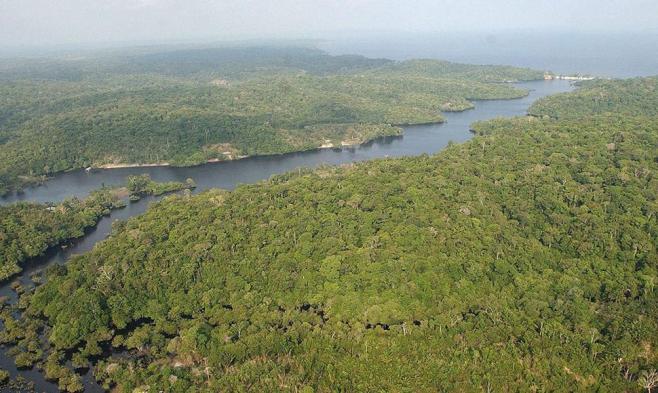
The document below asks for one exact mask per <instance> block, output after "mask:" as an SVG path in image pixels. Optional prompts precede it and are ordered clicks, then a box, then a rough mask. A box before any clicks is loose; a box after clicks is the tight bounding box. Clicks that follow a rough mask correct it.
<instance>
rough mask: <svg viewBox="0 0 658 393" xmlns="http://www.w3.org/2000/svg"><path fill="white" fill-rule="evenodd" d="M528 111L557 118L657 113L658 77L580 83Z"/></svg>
mask: <svg viewBox="0 0 658 393" xmlns="http://www.w3.org/2000/svg"><path fill="white" fill-rule="evenodd" d="M528 112H529V113H530V114H531V115H534V116H549V117H551V118H554V119H568V118H577V117H583V116H587V115H596V114H611V115H613V116H628V115H631V116H633V115H647V116H658V77H650V78H633V79H624V80H593V81H586V82H581V88H580V89H578V90H576V91H574V92H570V93H563V94H557V95H554V96H551V97H545V98H543V99H541V100H538V101H537V102H535V103H534V104H533V105H532V106H531V107H530V109H529V110H528Z"/></svg>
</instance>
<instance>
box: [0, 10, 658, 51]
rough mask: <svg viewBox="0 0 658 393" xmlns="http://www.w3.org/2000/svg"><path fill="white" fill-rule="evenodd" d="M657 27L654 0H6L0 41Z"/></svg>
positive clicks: (0, 43)
mask: <svg viewBox="0 0 658 393" xmlns="http://www.w3.org/2000/svg"><path fill="white" fill-rule="evenodd" d="M657 28H658V0H550V1H549V0H434V1H432V0H407V1H388V0H333V1H331V0H275V1H264V0H220V1H211V0H184V1H183V0H181V1H177V0H103V1H100V0H0V46H22V45H51V44H71V43H107V42H140V41H143V42H145V41H167V40H193V39H199V38H203V39H218V40H221V39H262V38H314V37H320V36H322V35H323V34H324V35H331V34H340V33H344V32H353V33H355V32H357V33H358V32H366V31H390V32H395V31H400V32H439V31H440V32H446V31H479V32H481V31H487V30H509V29H512V30H514V29H538V30H541V29H549V30H573V31H620V30H622V31H624V30H632V31H636V32H637V31H640V32H641V31H644V30H647V31H649V30H651V31H653V32H655V31H656V29H657Z"/></svg>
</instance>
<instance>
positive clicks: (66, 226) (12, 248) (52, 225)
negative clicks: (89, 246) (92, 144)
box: [0, 188, 122, 280]
mask: <svg viewBox="0 0 658 393" xmlns="http://www.w3.org/2000/svg"><path fill="white" fill-rule="evenodd" d="M120 206H122V202H121V201H120V200H119V197H118V195H117V192H116V190H114V189H109V188H108V189H101V190H98V191H95V192H93V193H91V195H90V196H89V197H88V198H86V199H84V200H79V199H77V198H73V199H70V200H66V201H64V202H62V203H61V204H59V205H44V204H37V203H27V202H19V203H15V204H12V205H6V206H0V280H5V279H7V278H9V277H11V276H12V275H14V274H16V273H18V272H20V271H21V268H20V264H21V263H22V262H23V261H25V260H27V259H29V258H33V257H36V256H39V255H41V254H43V253H44V252H45V251H46V250H47V249H48V248H49V247H52V246H54V245H57V244H60V243H63V242H65V241H67V240H70V239H73V238H77V237H81V236H83V235H84V231H85V229H87V228H90V227H93V226H95V225H96V222H97V221H98V220H99V219H100V218H101V217H102V216H103V215H105V214H107V213H109V210H110V209H113V208H116V207H120Z"/></svg>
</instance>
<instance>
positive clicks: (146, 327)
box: [0, 62, 658, 392]
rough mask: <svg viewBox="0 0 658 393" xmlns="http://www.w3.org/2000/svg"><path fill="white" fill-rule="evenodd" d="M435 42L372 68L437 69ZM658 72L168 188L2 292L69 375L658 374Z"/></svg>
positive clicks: (568, 382) (33, 353) (281, 380)
mask: <svg viewBox="0 0 658 393" xmlns="http://www.w3.org/2000/svg"><path fill="white" fill-rule="evenodd" d="M434 64H435V63H433V62H420V63H418V62H412V63H409V64H403V65H400V64H383V65H382V64H378V65H377V69H376V70H370V69H368V70H366V71H367V72H366V71H364V70H360V73H363V74H364V75H367V76H365V77H364V79H365V80H369V78H374V79H377V78H379V76H378V75H381V73H384V74H387V75H400V74H402V75H403V76H402V77H403V78H410V80H412V81H413V80H414V78H417V77H418V76H413V77H409V76H406V75H407V74H406V73H407V72H409V68H411V69H413V70H414V71H413V72H414V73H416V72H417V73H421V74H423V76H422V77H421V78H423V81H424V82H423V85H426V86H432V83H433V82H431V81H432V80H433V79H432V78H434V77H436V76H435V74H434V73H433V72H434V71H429V70H428V69H430V70H434V68H433V67H434ZM436 64H441V63H436ZM451 67H452V66H451ZM366 68H367V67H366ZM448 68H450V67H448ZM323 71H326V70H323ZM436 72H439V73H441V72H447V71H436ZM479 72H480V71H476V75H477V74H478V73H479ZM359 75H360V74H359ZM294 78H295V79H297V78H299V79H300V80H303V81H304V83H309V84H310V85H313V84H314V83H322V82H319V81H321V80H322V79H316V78H324V76H323V77H317V76H312V75H311V73H310V72H309V73H307V75H303V76H295V77H294ZM330 78H335V80H341V79H344V80H352V81H353V82H350V83H356V82H354V81H357V80H359V79H358V78H360V76H357V75H356V74H355V75H348V76H346V75H340V76H331V77H330ZM389 78H390V76H387V77H386V80H387V82H386V86H387V87H386V89H385V90H382V94H388V89H389V85H390V86H394V85H395V83H391V82H390V79H389ZM441 80H442V79H441ZM457 80H458V79H457ZM453 81H454V79H453ZM483 81H490V79H489V78H483ZM246 83H247V84H252V83H253V84H254V85H249V86H256V85H258V83H260V82H258V81H249V82H246ZM268 83H272V82H271V81H270V82H268ZM290 83H292V82H290ZM369 83H370V82H367V83H366V84H367V85H368V86H372V85H370V84H369ZM439 83H440V85H441V86H443V84H444V83H448V82H444V81H443V80H442V81H441V82H439ZM450 83H454V82H450ZM471 83H472V82H459V83H458V85H459V86H461V87H460V89H462V88H463V87H464V86H473V85H471ZM481 83H484V82H481ZM348 85H349V84H348ZM402 85H404V86H413V83H412V84H411V85H407V84H406V83H404V84H401V86H402ZM476 85H477V86H487V89H490V88H494V89H503V90H504V91H507V92H509V93H510V94H511V95H514V94H516V93H515V92H514V91H513V90H509V89H512V88H511V87H507V86H505V85H489V84H486V85H479V84H476ZM288 86H289V87H290V88H291V86H292V85H288ZM358 86H359V89H361V88H362V87H363V85H358ZM657 87H658V79H656V78H644V79H633V80H625V81H604V82H599V81H593V82H586V83H583V84H582V87H581V88H580V89H579V90H577V91H576V92H574V93H569V94H562V95H557V96H555V97H550V98H548V99H545V100H541V101H539V102H537V104H536V105H534V106H533V108H532V109H531V110H530V113H531V114H532V116H528V117H521V118H514V119H496V120H492V121H487V122H482V123H477V124H474V125H473V130H474V132H476V134H477V136H476V137H475V138H474V139H472V140H471V141H469V142H466V143H464V144H461V145H455V144H453V145H451V146H449V147H448V148H447V149H446V150H444V151H442V152H440V153H438V154H436V155H433V156H420V157H413V158H400V159H383V160H375V161H370V162H364V163H359V164H353V165H346V166H342V167H325V168H320V169H317V170H307V171H298V172H295V173H289V174H285V175H280V176H276V177H274V178H272V179H271V180H269V181H266V182H262V183H260V184H255V185H245V186H241V187H239V188H237V189H236V190H235V191H232V192H228V191H221V190H215V191H208V192H204V193H202V194H200V195H197V196H191V195H183V196H172V197H167V198H165V199H164V200H163V201H161V202H159V203H158V204H157V205H154V206H152V207H151V208H150V209H149V210H148V211H147V212H146V213H145V214H144V215H142V216H140V217H136V218H133V219H130V220H129V221H127V222H125V223H122V224H121V225H117V226H116V227H115V228H114V231H113V233H112V234H111V236H110V237H109V238H108V239H107V240H106V241H104V242H102V243H100V244H98V245H97V246H96V247H95V248H94V250H93V251H91V252H89V253H87V254H85V255H81V256H77V257H74V258H73V259H72V260H71V261H70V263H69V264H67V265H66V266H55V267H53V268H52V269H51V270H50V271H49V272H48V274H47V280H46V282H45V284H43V285H41V286H39V287H37V288H36V290H35V291H34V292H28V293H25V294H24V295H22V296H21V299H20V302H19V307H20V309H21V310H22V314H21V315H20V316H19V317H16V316H15V314H14V313H12V309H11V308H10V307H5V309H3V311H2V313H1V316H2V319H3V323H4V326H5V331H4V332H2V334H1V337H0V338H1V340H2V341H3V342H11V343H15V344H17V347H16V348H15V350H14V354H15V355H16V359H17V361H20V364H21V365H23V366H30V365H33V364H34V365H37V366H38V367H40V368H42V369H43V370H44V372H45V374H46V375H47V376H48V377H49V378H53V379H58V380H59V384H60V388H61V389H63V390H68V391H79V390H81V389H82V385H81V383H80V379H79V376H78V375H77V374H76V373H75V371H74V370H73V369H74V368H78V369H84V368H86V367H93V368H94V375H95V376H96V378H97V379H98V380H99V381H100V383H101V384H102V385H103V386H104V387H105V388H106V389H108V390H109V389H112V390H113V391H117V392H146V391H154V392H155V391H167V392H186V391H209V392H210V391H213V392H214V391H242V390H244V391H302V392H313V391H334V390H336V391H501V390H503V391H574V390H583V391H639V390H640V389H644V390H647V389H649V390H650V388H651V384H652V383H653V382H655V377H656V371H655V370H656V369H657V368H658V354H657V352H656V351H655V348H656V346H658V335H657V334H656V333H657V332H658V319H657V316H658V303H657V302H656V301H657V300H658V299H657V298H656V296H657V294H656V291H655V284H656V280H657V278H658V251H657V247H658V218H657V213H658V177H656V175H655V174H656V173H657V171H658V155H657V154H658V116H657V115H656V112H655V108H656V107H657V106H656V104H657V103H656V96H655V91H656V88H657ZM213 89H214V88H213ZM160 91H162V90H160ZM209 91H211V92H213V93H210V94H211V95H212V94H215V93H214V92H215V90H209ZM293 91H294V89H293ZM305 91H306V90H303V89H302V90H300V91H299V94H307V93H305ZM392 91H393V92H392V93H390V94H392V96H393V97H395V99H399V96H398V95H397V94H398V93H396V92H395V89H393V90H392ZM460 91H462V90H460ZM259 94H260V93H259ZM414 94H415V93H414ZM467 96H468V95H467ZM467 96H465V97H467ZM277 97H278V96H277ZM352 97H360V96H358V95H352ZM470 98H473V97H470ZM593 98H594V99H593ZM451 99H454V97H453V98H451ZM361 100H362V98H358V99H356V101H357V102H362V101H361ZM364 100H365V99H364ZM421 101H423V100H421ZM366 102H369V101H367V100H366ZM440 102H441V100H439V101H436V103H440ZM195 105H197V104H196V103H195ZM350 105H351V104H350ZM249 108H250V111H251V110H256V107H249ZM300 108H301V107H300ZM350 108H351V106H350ZM357 108H358V106H357ZM402 108H404V105H403V106H402ZM431 109H432V110H431V111H432V112H433V110H434V109H436V108H431ZM419 110H420V112H413V113H414V116H412V118H414V119H416V120H418V119H419V117H417V116H416V115H417V114H418V113H422V116H421V117H424V116H428V115H429V114H430V108H429V107H427V108H424V109H423V108H419ZM313 113H315V112H313ZM373 113H377V116H380V115H381V114H382V113H383V112H382V111H374V112H373ZM405 113H406V110H405ZM48 116H49V115H48ZM48 116H45V117H48ZM56 116H59V115H56ZM405 116H407V115H406V114H405ZM434 116H436V114H434ZM64 117H65V116H64ZM292 118H297V119H299V117H295V116H291V117H290V118H289V119H292ZM396 118H397V119H400V118H402V117H396ZM8 121H10V122H11V121H13V120H11V119H10V120H8ZM390 123H395V122H390ZM272 124H274V122H273V123H272ZM21 127H22V126H21ZM21 129H22V128H21ZM21 132H27V131H25V130H23V131H21ZM145 135H148V134H145ZM215 142H217V143H228V142H226V141H225V140H222V141H219V140H215V141H213V143H215ZM234 146H240V145H239V144H238V143H235V145H234ZM240 148H241V149H242V147H240ZM137 183H139V181H138V182H137ZM652 381H653V382H652Z"/></svg>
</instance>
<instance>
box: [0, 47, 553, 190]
mask: <svg viewBox="0 0 658 393" xmlns="http://www.w3.org/2000/svg"><path fill="white" fill-rule="evenodd" d="M261 52H262V54H263V56H262V57H261V56H259V55H258V54H259V53H261ZM15 62H16V61H14V63H15ZM23 62H27V64H23V63H19V64H14V63H12V62H8V61H5V63H4V64H3V65H0V75H3V77H1V78H0V193H2V192H4V191H6V190H9V189H12V188H16V187H20V185H21V184H22V183H26V182H30V181H35V180H39V179H41V178H42V177H43V176H47V175H49V174H52V173H56V172H59V171H64V170H68V169H74V168H82V167H87V166H102V165H106V164H126V163H162V164H165V163H166V164H171V165H194V164H199V163H203V162H206V161H208V160H224V159H235V158H239V157H242V156H245V155H258V154H276V153H285V152H291V151H300V150H306V149H312V148H318V147H321V146H341V145H347V144H355V143H361V142H364V141H366V140H369V139H373V138H376V137H379V136H386V135H397V134H399V133H400V132H401V130H400V129H399V128H398V127H396V126H397V125H403V124H415V123H427V122H440V121H442V120H443V118H442V116H441V112H442V111H456V110H464V109H468V108H472V107H473V104H472V103H471V102H470V100H474V99H496V98H518V97H521V96H524V95H525V94H526V93H527V92H526V91H524V90H521V89H518V88H515V87H513V86H511V85H510V84H504V83H494V82H503V81H509V80H529V79H538V78H541V76H542V74H541V73H540V72H536V71H532V70H528V69H520V68H514V67H503V66H471V65H462V64H453V63H447V62H442V61H435V60H422V61H409V62H402V63H398V62H392V61H388V60H379V59H368V58H364V57H361V56H330V55H327V54H325V53H323V52H321V51H317V50H310V49H292V48H269V49H266V48H220V49H188V50H179V51H172V52H149V53H143V54H130V55H115V56H109V55H105V57H89V58H82V59H65V60H24V61H23ZM52 62H56V63H57V67H54V68H52V66H53V65H52ZM52 69H54V70H55V71H52V75H50V74H48V72H50V71H48V70H52ZM66 70H68V71H66ZM70 74H75V75H76V76H75V77H68V76H67V75H70Z"/></svg>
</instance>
